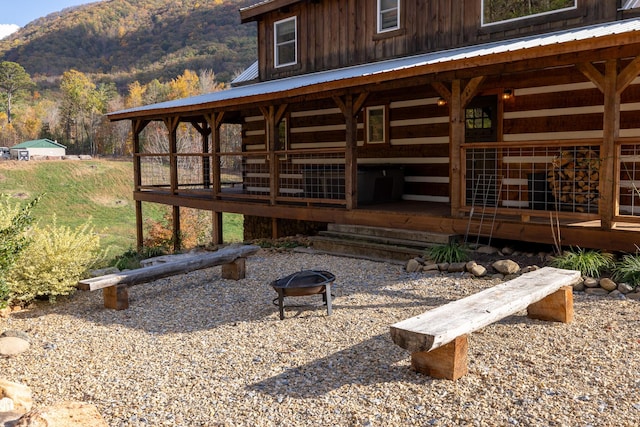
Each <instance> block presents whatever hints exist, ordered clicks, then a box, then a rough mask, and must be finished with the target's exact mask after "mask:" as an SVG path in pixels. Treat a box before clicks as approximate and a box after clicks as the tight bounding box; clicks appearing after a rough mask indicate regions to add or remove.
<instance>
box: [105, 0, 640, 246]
mask: <svg viewBox="0 0 640 427" xmlns="http://www.w3.org/2000/svg"><path fill="white" fill-rule="evenodd" d="M501 3H505V2H498V1H493V0H460V1H458V2H451V1H449V0H429V1H426V0H265V1H261V2H259V3H257V4H255V5H253V6H250V7H247V8H244V9H241V10H240V18H241V21H242V22H243V23H253V22H255V23H257V28H258V46H259V51H258V61H257V63H256V64H254V65H253V66H252V67H250V68H249V69H247V71H246V72H245V73H243V74H242V75H241V76H240V77H239V78H238V79H236V81H235V83H234V85H233V87H231V88H230V89H228V90H224V91H220V92H215V93H211V94H207V95H201V96H197V97H192V98H188V99H182V100H177V101H170V102H164V103H160V104H155V105H148V106H143V107H138V108H131V109H128V110H123V111H118V112H114V113H111V114H110V115H109V118H110V119H111V120H114V121H115V120H131V122H132V128H133V138H134V149H135V153H134V179H135V192H134V197H135V200H136V207H137V223H138V243H139V244H142V240H143V236H142V234H143V230H142V220H143V211H142V204H143V203H161V204H165V205H170V206H172V207H173V213H174V221H173V222H174V236H178V235H179V216H180V208H181V207H189V208H196V209H203V210H208V211H211V212H213V213H214V215H213V218H214V219H213V229H214V240H216V241H221V239H222V237H221V236H222V230H221V227H222V225H221V224H222V222H221V215H222V213H223V212H234V213H240V214H243V215H245V218H263V219H264V220H265V221H267V222H269V223H270V224H272V227H271V233H272V235H273V236H274V237H275V236H278V235H279V234H280V233H282V230H280V231H279V230H278V227H282V224H283V223H284V222H285V221H294V222H298V221H302V222H313V223H324V224H326V223H340V224H358V225H369V226H383V227H395V228H400V229H411V230H422V231H432V232H442V233H451V234H465V233H466V232H468V231H469V230H471V232H472V233H476V234H479V235H485V234H486V235H489V234H491V235H492V236H493V237H494V238H506V239H514V240H523V241H528V242H542V243H551V242H552V241H553V240H552V239H553V233H552V231H551V225H550V222H552V223H553V224H557V225H558V226H559V227H560V231H561V236H562V243H563V244H564V245H578V246H581V247H591V248H601V249H609V250H621V251H634V250H635V244H636V243H637V242H638V237H640V234H638V232H639V231H640V190H639V188H640V78H638V75H639V73H640V57H639V55H640V9H638V7H640V5H637V3H638V2H637V1H633V0H632V1H622V0H618V1H615V0H614V1H602V0H564V1H558V2H546V1H532V2H515V1H514V2H513V3H527V4H529V5H531V4H533V5H534V6H533V9H524V10H520V11H517V10H516V11H514V10H511V11H510V12H509V13H507V12H505V11H504V10H500V4H501ZM507 3H508V2H507ZM549 4H553V5H555V6H549ZM545 5H546V8H545ZM550 8H551V9H550ZM510 9H514V8H510ZM153 122H159V123H163V124H164V126H165V127H164V129H165V131H166V135H167V138H168V141H169V143H168V148H166V149H164V150H159V149H157V148H153V147H156V146H157V145H153V144H150V143H149V137H148V136H147V135H146V134H145V129H147V128H148V127H149V124H150V123H153ZM230 125H235V126H241V129H242V143H241V144H240V145H238V147H236V148H234V149H229V148H224V147H223V146H222V145H221V143H220V141H221V136H222V134H223V133H224V129H225V126H230ZM185 127H186V128H188V129H190V130H191V131H192V132H197V133H198V135H199V138H200V139H201V144H200V143H198V145H197V148H195V149H194V148H193V147H190V148H185V147H184V146H183V145H182V144H180V143H179V142H178V135H179V132H181V131H183V129H184V128H185ZM181 129H182V130H181ZM225 147H226V145H225ZM229 164H233V165H236V168H237V170H238V171H239V172H238V175H237V176H236V178H234V179H232V180H229V179H226V178H225V175H224V173H223V172H224V170H225V169H226V168H227V165H229ZM159 171H160V172H159ZM227 181H233V182H227ZM227 184H228V185H227ZM487 218H491V221H488V220H487Z"/></svg>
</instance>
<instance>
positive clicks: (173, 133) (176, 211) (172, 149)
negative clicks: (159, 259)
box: [164, 117, 181, 252]
mask: <svg viewBox="0 0 640 427" xmlns="http://www.w3.org/2000/svg"><path fill="white" fill-rule="evenodd" d="M164 123H165V125H166V126H167V130H168V131H169V176H170V181H171V194H177V193H178V154H177V152H178V138H177V130H178V124H179V123H180V118H179V117H167V118H165V120H164ZM172 222H173V231H172V235H171V237H172V239H173V250H174V251H175V252H178V251H179V250H180V246H181V245H180V206H173V215H172Z"/></svg>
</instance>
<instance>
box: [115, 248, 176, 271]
mask: <svg viewBox="0 0 640 427" xmlns="http://www.w3.org/2000/svg"><path fill="white" fill-rule="evenodd" d="M161 255H166V253H165V252H164V251H163V250H162V248H160V247H157V246H156V247H151V248H149V247H143V248H142V250H141V251H137V250H135V249H129V250H127V251H126V252H124V253H122V254H121V255H118V256H117V257H116V258H115V259H114V260H113V263H112V265H113V266H114V267H116V268H117V269H118V270H134V269H136V268H140V261H142V260H143V259H147V258H153V257H157V256H161Z"/></svg>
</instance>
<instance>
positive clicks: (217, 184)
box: [205, 112, 224, 245]
mask: <svg viewBox="0 0 640 427" xmlns="http://www.w3.org/2000/svg"><path fill="white" fill-rule="evenodd" d="M223 118H224V112H221V113H211V114H206V115H205V119H206V120H207V123H209V127H210V128H211V159H212V165H211V166H212V168H211V175H212V177H211V178H212V185H211V192H212V198H213V200H216V199H217V198H218V194H219V193H220V190H221V182H222V179H221V177H220V126H222V119H223ZM223 231H224V230H223V227H222V212H219V211H212V212H211V243H212V244H213V245H219V244H221V243H223V242H224V238H223Z"/></svg>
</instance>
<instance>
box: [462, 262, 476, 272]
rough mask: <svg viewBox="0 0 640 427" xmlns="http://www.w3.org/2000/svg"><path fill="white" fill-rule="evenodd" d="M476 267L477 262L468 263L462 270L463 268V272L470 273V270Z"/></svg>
mask: <svg viewBox="0 0 640 427" xmlns="http://www.w3.org/2000/svg"><path fill="white" fill-rule="evenodd" d="M476 265H478V263H477V262H475V261H469V262H467V263H466V264H465V266H464V268H465V270H467V271H471V269H472V268H473V267H475V266H476Z"/></svg>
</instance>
